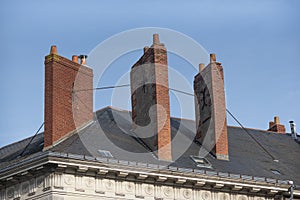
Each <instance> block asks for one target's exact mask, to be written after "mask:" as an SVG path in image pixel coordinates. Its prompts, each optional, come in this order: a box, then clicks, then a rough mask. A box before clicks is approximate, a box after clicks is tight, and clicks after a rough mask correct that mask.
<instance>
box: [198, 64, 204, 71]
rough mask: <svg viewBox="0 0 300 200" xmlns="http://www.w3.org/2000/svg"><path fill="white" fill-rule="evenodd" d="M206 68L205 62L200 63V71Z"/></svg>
mask: <svg viewBox="0 0 300 200" xmlns="http://www.w3.org/2000/svg"><path fill="white" fill-rule="evenodd" d="M204 68H205V65H204V63H200V64H199V72H201V71H202V70H203V69H204Z"/></svg>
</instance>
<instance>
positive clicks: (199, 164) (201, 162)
mask: <svg viewBox="0 0 300 200" xmlns="http://www.w3.org/2000/svg"><path fill="white" fill-rule="evenodd" d="M190 157H191V159H192V160H193V161H194V162H195V163H196V164H197V167H205V168H212V165H211V163H210V162H209V161H208V160H207V159H206V158H202V157H199V156H190Z"/></svg>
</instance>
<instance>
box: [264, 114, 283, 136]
mask: <svg viewBox="0 0 300 200" xmlns="http://www.w3.org/2000/svg"><path fill="white" fill-rule="evenodd" d="M268 131H273V132H277V133H285V127H284V125H282V124H280V121H279V117H278V116H275V117H274V122H272V121H270V122H269V129H268Z"/></svg>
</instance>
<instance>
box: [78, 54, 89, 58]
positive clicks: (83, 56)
mask: <svg viewBox="0 0 300 200" xmlns="http://www.w3.org/2000/svg"><path fill="white" fill-rule="evenodd" d="M87 57H88V56H87V55H80V56H78V58H80V59H83V58H84V59H86V58H87Z"/></svg>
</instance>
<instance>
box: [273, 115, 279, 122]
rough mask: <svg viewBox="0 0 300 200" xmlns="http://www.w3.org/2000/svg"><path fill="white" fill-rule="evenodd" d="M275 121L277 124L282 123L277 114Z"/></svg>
mask: <svg viewBox="0 0 300 200" xmlns="http://www.w3.org/2000/svg"><path fill="white" fill-rule="evenodd" d="M274 123H275V124H280V121H279V117H278V116H275V117H274Z"/></svg>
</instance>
